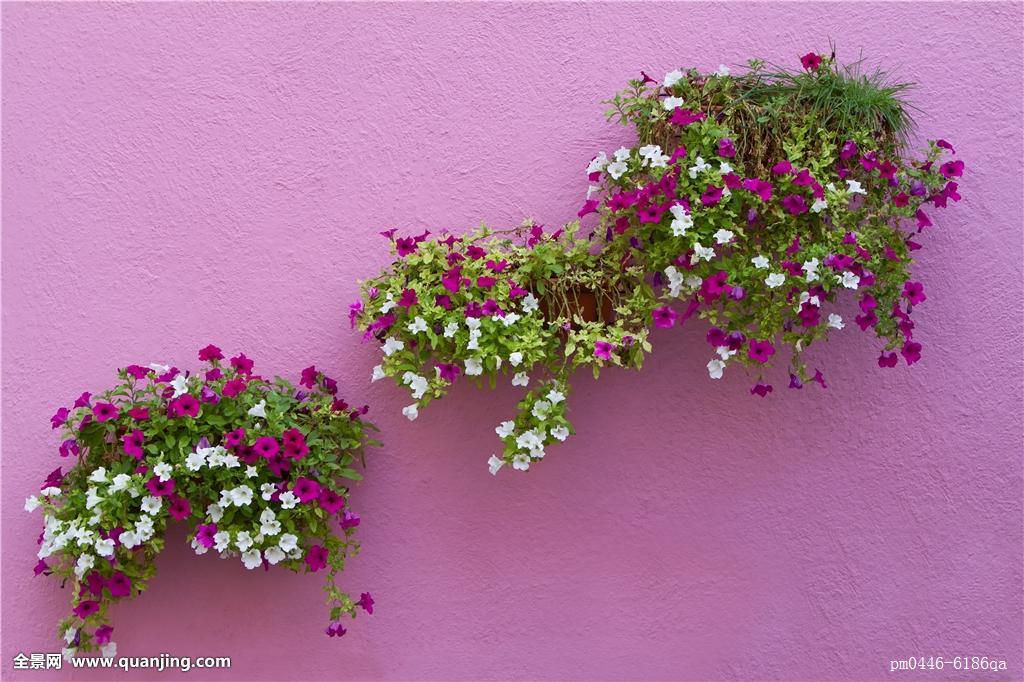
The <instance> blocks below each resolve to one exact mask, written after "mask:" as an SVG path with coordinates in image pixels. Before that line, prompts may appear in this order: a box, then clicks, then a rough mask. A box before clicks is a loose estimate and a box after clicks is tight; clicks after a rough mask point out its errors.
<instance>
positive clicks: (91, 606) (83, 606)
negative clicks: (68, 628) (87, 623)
mask: <svg viewBox="0 0 1024 682" xmlns="http://www.w3.org/2000/svg"><path fill="white" fill-rule="evenodd" d="M99 610H100V605H99V602H96V601H93V600H91V599H89V600H87V601H83V602H79V603H78V606H76V607H75V608H74V609H72V611H74V613H75V615H76V616H78V617H79V618H81V619H82V620H85V619H86V618H88V617H89V616H91V615H92V614H94V613H96V612H97V611H99Z"/></svg>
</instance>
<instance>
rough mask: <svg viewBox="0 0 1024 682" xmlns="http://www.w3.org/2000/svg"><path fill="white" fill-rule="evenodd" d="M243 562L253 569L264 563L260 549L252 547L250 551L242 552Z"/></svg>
mask: <svg viewBox="0 0 1024 682" xmlns="http://www.w3.org/2000/svg"><path fill="white" fill-rule="evenodd" d="M242 563H243V564H245V567H246V568H248V569H249V570H250V571H251V570H253V569H254V568H259V567H260V566H262V565H263V557H261V556H260V551H259V550H258V549H251V550H249V551H248V552H242Z"/></svg>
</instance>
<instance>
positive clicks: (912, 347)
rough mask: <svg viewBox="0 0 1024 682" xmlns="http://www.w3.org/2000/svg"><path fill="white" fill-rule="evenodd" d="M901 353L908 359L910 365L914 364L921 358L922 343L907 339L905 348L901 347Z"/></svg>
mask: <svg viewBox="0 0 1024 682" xmlns="http://www.w3.org/2000/svg"><path fill="white" fill-rule="evenodd" d="M900 355H902V356H903V359H904V360H906V361H907V364H908V365H912V364H914V363H915V362H917V361H918V360H920V359H921V344H919V343H918V342H917V341H907V342H906V343H904V344H903V348H901V349H900Z"/></svg>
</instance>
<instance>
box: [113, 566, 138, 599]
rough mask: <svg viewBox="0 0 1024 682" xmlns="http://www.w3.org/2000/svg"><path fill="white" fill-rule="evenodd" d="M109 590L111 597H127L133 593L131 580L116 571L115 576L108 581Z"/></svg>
mask: <svg viewBox="0 0 1024 682" xmlns="http://www.w3.org/2000/svg"><path fill="white" fill-rule="evenodd" d="M107 589H108V590H110V596H111V597H127V596H128V595H130V594H131V593H132V581H131V578H129V577H128V576H126V575H125V574H124V573H122V572H121V571H114V574H113V575H111V576H110V579H109V580H107Z"/></svg>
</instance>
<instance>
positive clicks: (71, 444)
mask: <svg viewBox="0 0 1024 682" xmlns="http://www.w3.org/2000/svg"><path fill="white" fill-rule="evenodd" d="M78 451H79V450H78V442H77V441H75V439H74V438H68V439H67V440H65V441H63V442H62V443H61V444H60V456H61V457H77V456H78Z"/></svg>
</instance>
